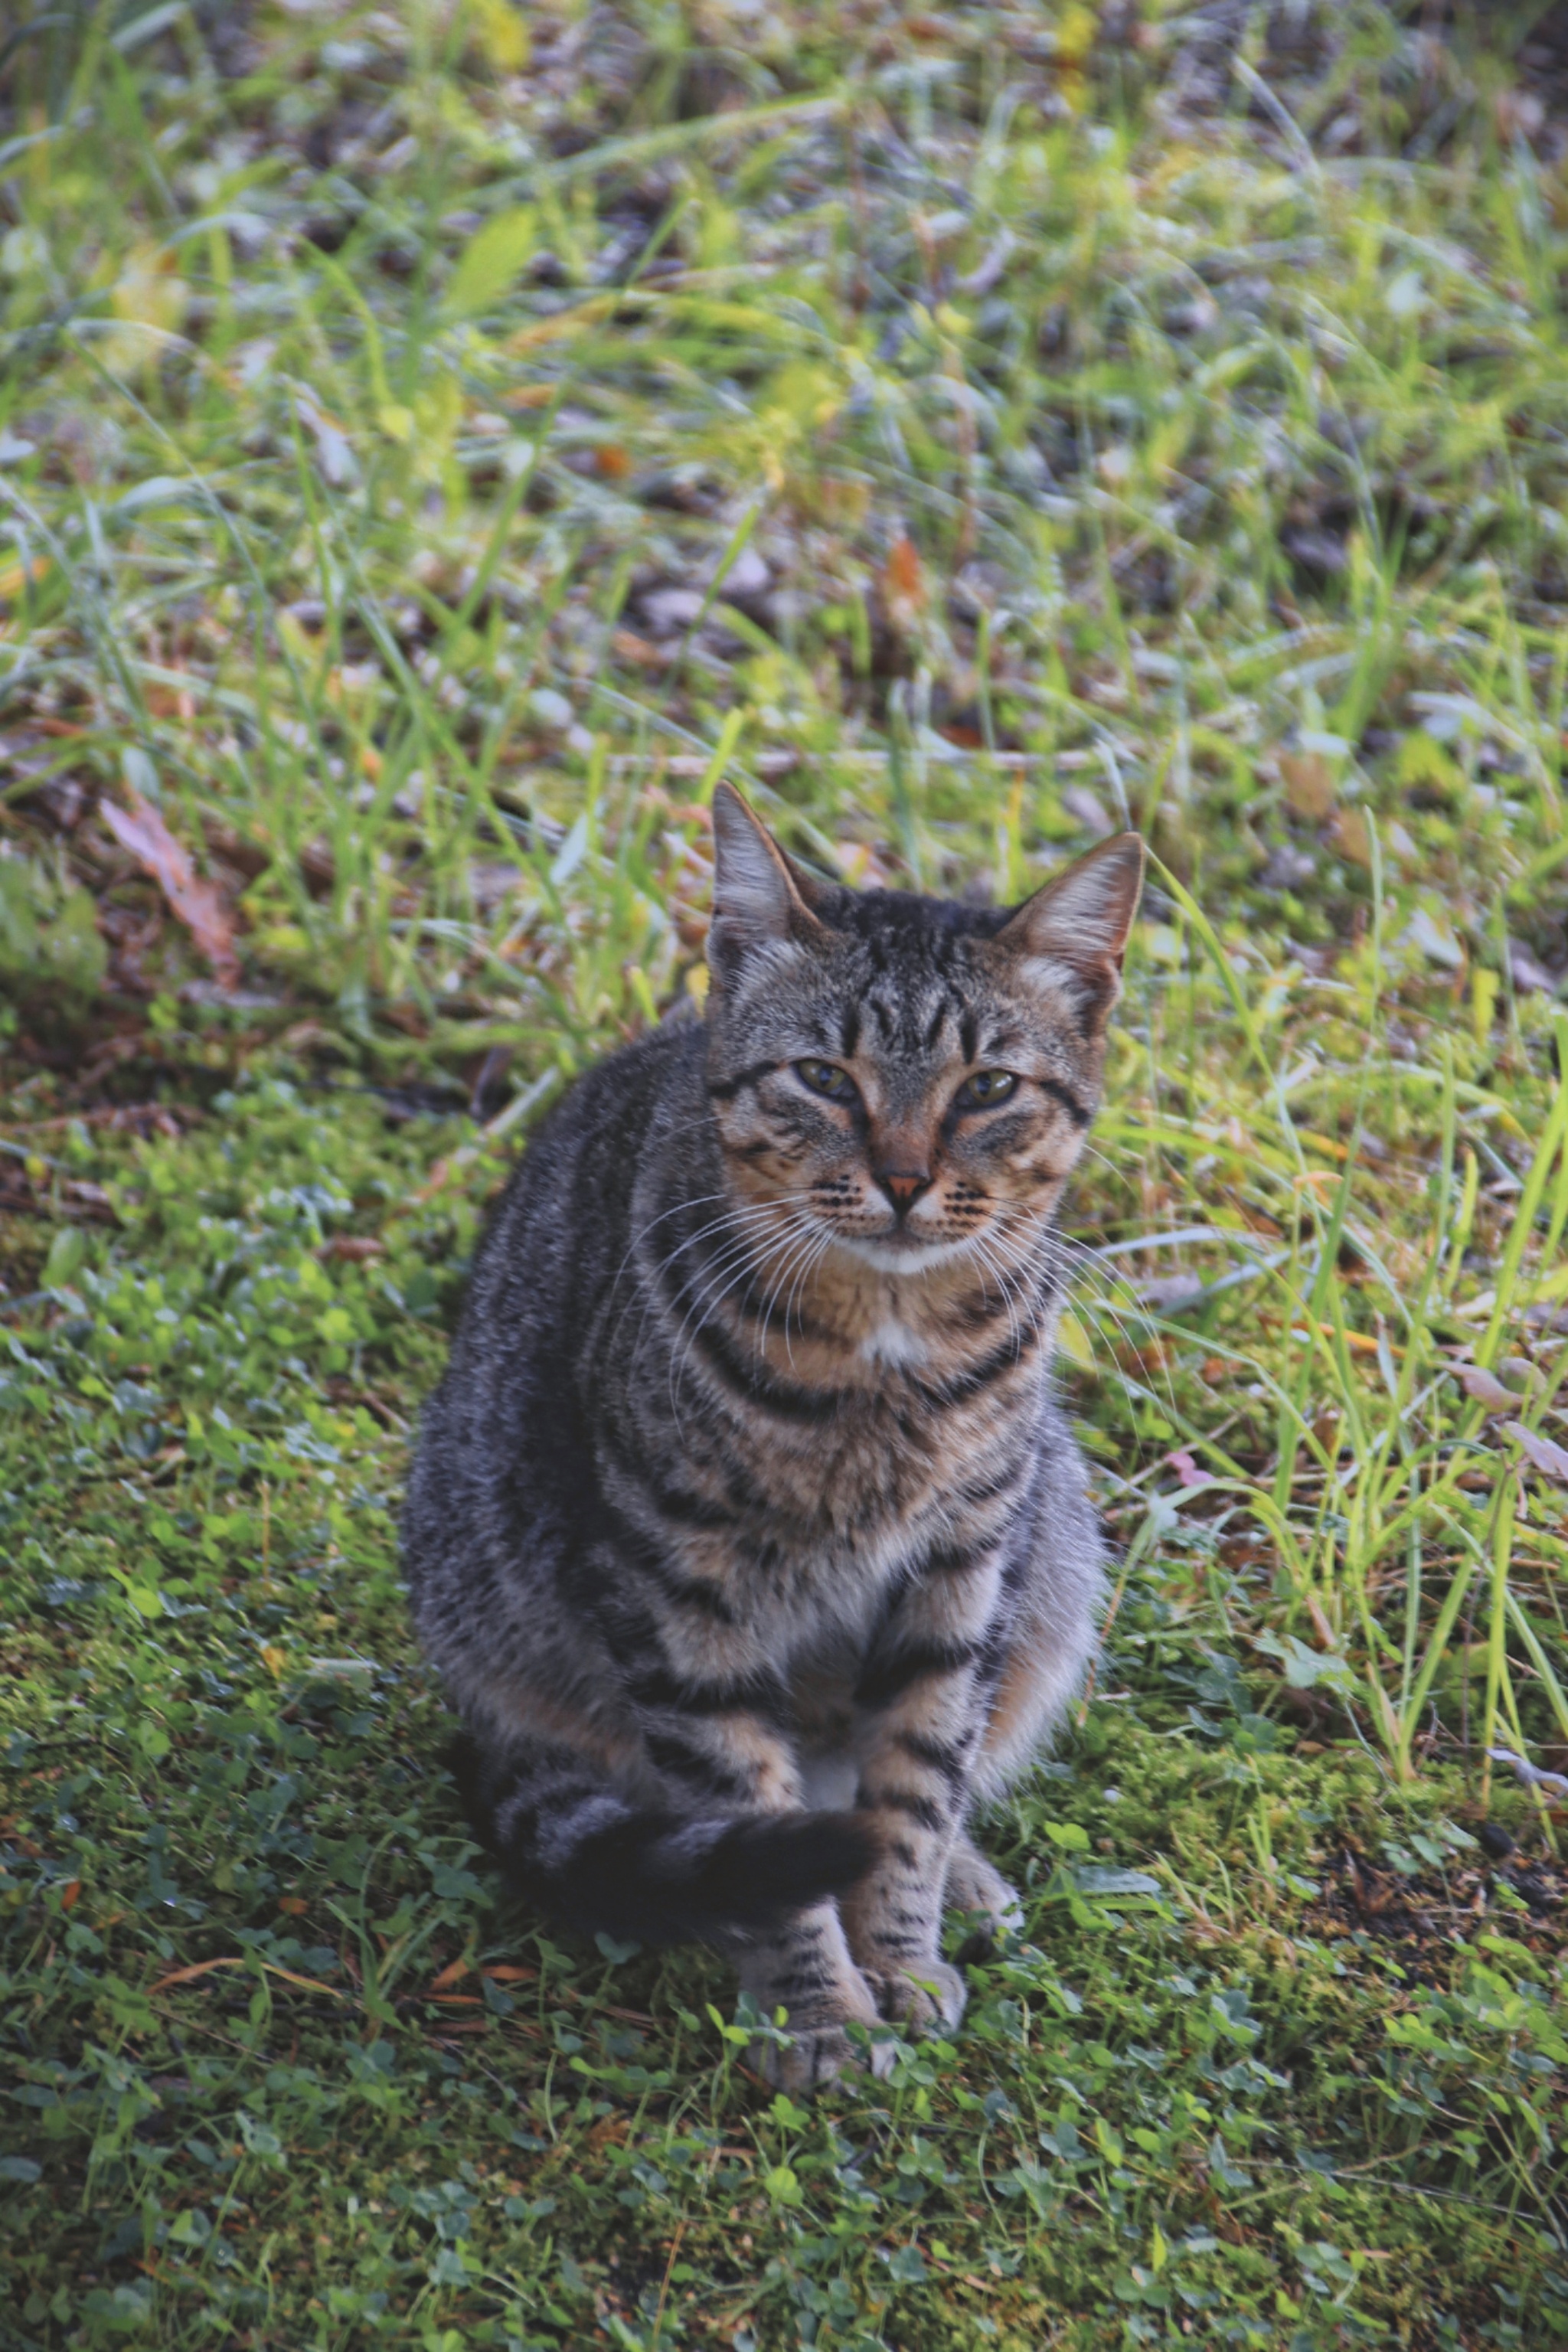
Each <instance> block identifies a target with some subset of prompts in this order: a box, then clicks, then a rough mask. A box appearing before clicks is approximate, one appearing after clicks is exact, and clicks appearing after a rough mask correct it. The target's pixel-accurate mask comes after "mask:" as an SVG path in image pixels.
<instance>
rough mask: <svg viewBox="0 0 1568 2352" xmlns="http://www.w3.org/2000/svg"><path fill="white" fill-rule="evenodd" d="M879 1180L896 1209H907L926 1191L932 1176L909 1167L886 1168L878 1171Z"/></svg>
mask: <svg viewBox="0 0 1568 2352" xmlns="http://www.w3.org/2000/svg"><path fill="white" fill-rule="evenodd" d="M877 1181H878V1183H879V1185H880V1186H881V1188H882V1190H883V1192H886V1193H887V1194H888V1195H889V1199H890V1200H891V1201H892V1203H893V1206H894V1207H895V1208H896V1209H907V1208H908V1207H909V1205H910V1202H911V1201H914V1200H918V1199H919V1197H920V1195H921V1193H922V1192H924V1191H925V1188H926V1186H927V1185H928V1184H929V1183H930V1182H931V1178H930V1177H929V1176H928V1175H925V1174H918V1175H917V1174H914V1173H912V1172H911V1171H909V1170H908V1169H892V1168H884V1169H879V1171H878V1174H877Z"/></svg>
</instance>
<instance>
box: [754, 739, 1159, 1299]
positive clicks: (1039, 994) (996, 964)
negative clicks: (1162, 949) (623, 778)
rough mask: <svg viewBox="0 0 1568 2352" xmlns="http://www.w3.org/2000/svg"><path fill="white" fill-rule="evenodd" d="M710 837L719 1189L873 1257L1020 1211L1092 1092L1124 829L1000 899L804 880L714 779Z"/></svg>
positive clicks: (1055, 1171) (931, 1246)
mask: <svg viewBox="0 0 1568 2352" xmlns="http://www.w3.org/2000/svg"><path fill="white" fill-rule="evenodd" d="M713 838H714V851H715V873H714V885H713V920H712V925H711V928H710V932H709V939H708V961H709V969H710V975H711V982H710V994H709V1006H710V1013H709V1025H710V1048H709V1086H710V1097H711V1099H712V1102H713V1107H714V1112H715V1117H716V1118H717V1122H718V1127H719V1134H720V1140H721V1146H722V1149H723V1151H724V1154H725V1158H726V1161H727V1163H728V1166H729V1170H730V1174H731V1181H732V1183H733V1184H734V1186H735V1188H736V1189H737V1191H739V1192H742V1193H743V1194H744V1195H746V1196H747V1197H749V1198H750V1199H752V1200H758V1199H763V1198H766V1197H769V1196H772V1197H773V1198H777V1199H781V1200H784V1201H787V1202H789V1203H790V1205H791V1206H792V1207H794V1208H796V1209H799V1210H803V1211H805V1212H807V1213H809V1215H810V1216H811V1218H812V1219H813V1220H814V1222H816V1223H818V1224H820V1225H822V1226H825V1227H827V1228H830V1229H831V1231H832V1232H833V1234H835V1236H836V1237H837V1239H838V1241H840V1242H841V1243H842V1244H845V1245H846V1246H847V1247H848V1248H849V1249H851V1250H852V1251H853V1252H854V1253H855V1255H858V1256H861V1257H864V1258H866V1259H868V1261H870V1262H871V1263H873V1264H875V1265H880V1266H884V1267H886V1268H887V1270H888V1271H889V1272H897V1271H904V1270H910V1271H912V1270H914V1269H915V1268H917V1267H920V1266H923V1265H936V1264H939V1263H941V1262H942V1260H943V1259H944V1258H948V1257H951V1256H952V1255H955V1254H957V1253H959V1252H963V1251H964V1250H966V1249H970V1248H973V1250H975V1251H976V1252H980V1251H983V1250H984V1248H985V1246H986V1242H985V1236H986V1234H988V1233H990V1234H993V1235H994V1236H995V1237H996V1238H998V1239H1001V1238H1004V1237H1005V1236H1008V1235H1012V1236H1015V1237H1016V1236H1018V1235H1019V1234H1022V1233H1024V1232H1026V1231H1027V1230H1029V1229H1032V1228H1035V1227H1037V1224H1038V1223H1039V1222H1040V1221H1041V1220H1043V1219H1044V1218H1045V1217H1047V1216H1048V1214H1049V1213H1050V1212H1051V1210H1052V1209H1053V1208H1054V1207H1055V1205H1056V1202H1057V1199H1058V1195H1059V1193H1060V1191H1061V1188H1062V1184H1063V1182H1064V1181H1065V1179H1066V1178H1067V1176H1068V1172H1069V1171H1070V1170H1071V1168H1072V1166H1073V1163H1074V1162H1075V1161H1076V1160H1077V1159H1078V1157H1079V1152H1080V1151H1081V1150H1082V1149H1083V1143H1084V1137H1085V1133H1086V1131H1087V1129H1088V1127H1089V1120H1090V1118H1092V1117H1093V1114H1094V1110H1095V1108H1096V1105H1097V1104H1098V1102H1099V1099H1100V1074H1101V1070H1102V1067H1103V1064H1104V1059H1105V1034H1106V1028H1107V1024H1108V1023H1109V1021H1110V1013H1111V1010H1112V1008H1113V1006H1114V1005H1115V1003H1116V1000H1117V998H1118V996H1119V995H1120V993H1121V958H1122V952H1123V950H1124V948H1125V946H1126V943H1127V934H1128V932H1129V930H1130V929H1131V924H1132V918H1133V916H1134V914H1135V913H1136V911H1137V907H1138V897H1139V892H1140V889H1141V888H1142V878H1143V845H1142V841H1141V840H1140V839H1139V837H1138V835H1136V834H1132V833H1124V834H1120V835H1117V836H1116V837H1115V838H1114V839H1113V840H1110V841H1107V842H1104V843H1102V844H1101V845H1100V847H1099V848H1098V849H1094V850H1091V851H1090V852H1089V856H1087V857H1083V858H1080V859H1079V862H1078V863H1077V865H1075V866H1069V867H1068V870H1067V872H1066V873H1065V874H1062V875H1059V876H1058V877H1057V878H1056V879H1055V880H1054V881H1052V882H1049V883H1047V885H1046V887H1045V888H1044V889H1043V890H1039V891H1037V893H1036V895H1035V896H1034V897H1033V898H1029V899H1027V900H1026V902H1025V903H1024V905H1023V906H1021V907H1018V908H979V907H967V906H962V905H959V904H956V903H955V902H954V901H952V900H951V899H945V898H917V897H914V896H912V895H911V894H910V893H907V892H904V891H898V890H867V891H854V890H847V889H841V888H837V887H834V886H833V885H831V884H828V883H824V882H818V881H816V880H815V879H814V878H813V877H811V876H809V875H807V874H805V873H804V872H803V871H802V870H801V868H800V867H799V866H796V865H795V864H794V863H793V862H792V860H791V859H789V858H788V857H786V856H784V852H783V851H782V850H781V849H780V848H779V846H778V845H777V843H776V842H775V841H774V840H773V837H772V835H770V834H768V833H767V831H766V830H765V829H764V827H763V825H762V824H759V823H758V821H757V819H756V818H755V817H754V816H753V815H752V812H751V810H750V809H749V808H748V807H747V806H746V803H745V802H744V801H743V800H742V798H741V796H740V794H739V793H736V792H734V791H732V790H731V787H730V786H729V785H727V784H721V785H720V786H719V788H718V790H717V791H716V793H714V796H713Z"/></svg>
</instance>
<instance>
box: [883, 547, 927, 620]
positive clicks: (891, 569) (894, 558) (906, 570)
mask: <svg viewBox="0 0 1568 2352" xmlns="http://www.w3.org/2000/svg"><path fill="white" fill-rule="evenodd" d="M882 593H883V594H884V595H885V596H886V597H887V600H888V602H889V605H893V606H895V607H896V606H898V605H900V604H901V605H904V606H906V607H908V606H910V605H914V604H921V603H922V602H923V601H924V597H925V573H924V572H923V571H922V570H921V551H920V550H919V548H918V547H917V546H916V545H915V543H914V541H913V540H912V539H903V538H900V539H896V540H894V541H893V544H892V546H891V548H890V549H889V551H888V561H887V562H886V563H885V564H884V565H883V567H882Z"/></svg>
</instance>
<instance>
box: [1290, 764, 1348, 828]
mask: <svg viewBox="0 0 1568 2352" xmlns="http://www.w3.org/2000/svg"><path fill="white" fill-rule="evenodd" d="M1279 772H1280V774H1281V775H1282V776H1283V777H1284V779H1285V798H1286V801H1287V803H1289V806H1290V808H1291V809H1293V810H1294V812H1295V814H1297V815H1298V816H1304V817H1307V818H1310V821H1311V822H1312V824H1322V822H1323V820H1324V818H1325V817H1329V816H1331V815H1332V814H1333V813H1334V803H1335V801H1336V800H1337V798H1338V794H1337V793H1336V792H1335V790H1334V772H1333V770H1332V768H1331V766H1330V765H1329V762H1328V761H1327V760H1326V759H1325V758H1324V757H1323V754H1322V753H1321V751H1281V752H1280V754H1279Z"/></svg>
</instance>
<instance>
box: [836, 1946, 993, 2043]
mask: <svg viewBox="0 0 1568 2352" xmlns="http://www.w3.org/2000/svg"><path fill="white" fill-rule="evenodd" d="M861 1973H862V1974H863V1975H864V1977H865V1979H866V1981H867V1983H868V1985H869V1986H870V1988H871V1990H872V1992H873V1993H874V1994H875V1996H876V2000H877V2007H878V2010H879V2012H880V2014H881V2015H882V2016H883V2017H885V2018H887V2019H889V2021H891V2022H892V2023H893V2024H895V2025H901V2026H903V2027H904V2028H905V2030H906V2031H907V2032H912V2033H951V2032H952V2029H953V2027H954V2026H955V2025H956V2024H957V2023H958V2021H959V2020H960V2018H962V2016H963V2011H964V2006H965V2003H966V2002H967V2001H968V1999H969V1988H968V1987H967V1985H966V1984H965V1983H964V1981H963V1977H962V1976H961V1975H960V1973H959V1971H958V1970H957V1969H954V1968H950V1967H949V1966H948V1964H947V1962H946V1961H945V1960H906V1961H897V1960H889V1961H883V1962H876V1961H873V1962H872V1963H871V1965H870V1966H869V1967H867V1966H866V1965H865V1964H864V1963H862V1969H861Z"/></svg>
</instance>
